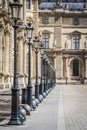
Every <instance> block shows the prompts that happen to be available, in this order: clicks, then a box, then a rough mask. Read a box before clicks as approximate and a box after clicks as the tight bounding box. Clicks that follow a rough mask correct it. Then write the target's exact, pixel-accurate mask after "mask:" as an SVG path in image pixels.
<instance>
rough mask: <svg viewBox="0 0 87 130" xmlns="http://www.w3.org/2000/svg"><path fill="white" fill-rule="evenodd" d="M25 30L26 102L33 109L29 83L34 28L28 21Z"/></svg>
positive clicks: (30, 84)
mask: <svg viewBox="0 0 87 130" xmlns="http://www.w3.org/2000/svg"><path fill="white" fill-rule="evenodd" d="M26 30H27V38H28V40H29V41H28V45H29V53H28V86H27V104H28V105H29V106H30V110H31V111H32V110H33V106H32V83H31V39H32V34H33V30H34V28H33V27H32V25H31V23H28V24H27V26H26Z"/></svg>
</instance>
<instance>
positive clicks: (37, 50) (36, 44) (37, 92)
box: [34, 37, 39, 100]
mask: <svg viewBox="0 0 87 130" xmlns="http://www.w3.org/2000/svg"><path fill="white" fill-rule="evenodd" d="M34 46H35V53H36V82H35V99H38V100H39V82H38V52H39V38H38V37H35V38H34Z"/></svg>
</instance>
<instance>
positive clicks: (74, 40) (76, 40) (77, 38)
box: [72, 34, 80, 50]
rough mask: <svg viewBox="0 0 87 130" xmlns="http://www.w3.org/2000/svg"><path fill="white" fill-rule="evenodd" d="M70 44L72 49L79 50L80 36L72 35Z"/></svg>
mask: <svg viewBox="0 0 87 130" xmlns="http://www.w3.org/2000/svg"><path fill="white" fill-rule="evenodd" d="M72 44H73V49H74V50H79V44H80V36H79V35H78V34H74V35H72Z"/></svg>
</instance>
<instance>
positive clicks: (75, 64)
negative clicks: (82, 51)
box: [73, 59, 79, 76]
mask: <svg viewBox="0 0 87 130" xmlns="http://www.w3.org/2000/svg"><path fill="white" fill-rule="evenodd" d="M73 76H79V61H78V60H77V59H75V60H73Z"/></svg>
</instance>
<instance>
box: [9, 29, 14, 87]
mask: <svg viewBox="0 0 87 130" xmlns="http://www.w3.org/2000/svg"><path fill="white" fill-rule="evenodd" d="M13 50H14V32H13V28H10V37H9V73H10V85H13V70H14V69H13V65H14V51H13Z"/></svg>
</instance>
